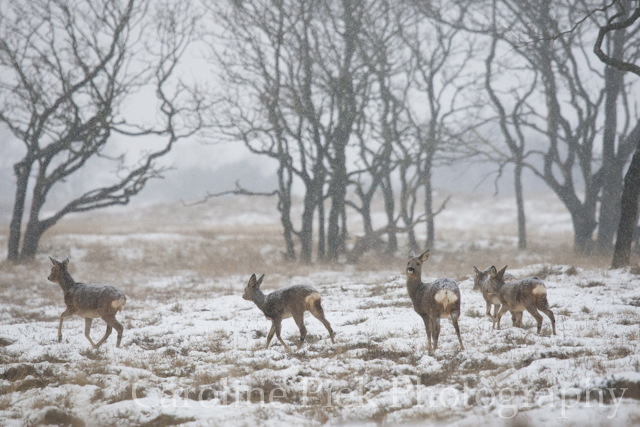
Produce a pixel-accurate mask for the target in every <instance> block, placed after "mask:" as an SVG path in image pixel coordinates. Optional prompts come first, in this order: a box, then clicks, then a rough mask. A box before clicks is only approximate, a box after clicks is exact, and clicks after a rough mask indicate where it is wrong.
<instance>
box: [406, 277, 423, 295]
mask: <svg viewBox="0 0 640 427" xmlns="http://www.w3.org/2000/svg"><path fill="white" fill-rule="evenodd" d="M420 285H422V280H421V275H416V276H414V277H411V278H409V277H407V292H408V293H409V296H410V297H411V299H412V300H413V299H414V298H415V296H416V293H417V292H418V288H420Z"/></svg>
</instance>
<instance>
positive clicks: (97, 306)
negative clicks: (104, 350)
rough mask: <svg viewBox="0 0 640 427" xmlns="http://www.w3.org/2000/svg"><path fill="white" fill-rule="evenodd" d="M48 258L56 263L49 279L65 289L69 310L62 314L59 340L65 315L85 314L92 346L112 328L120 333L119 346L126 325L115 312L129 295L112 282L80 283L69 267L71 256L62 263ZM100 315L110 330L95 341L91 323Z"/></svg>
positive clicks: (109, 330) (107, 332)
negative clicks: (72, 275) (105, 283)
mask: <svg viewBox="0 0 640 427" xmlns="http://www.w3.org/2000/svg"><path fill="white" fill-rule="evenodd" d="M49 259H50V260H51V262H53V267H52V268H51V274H50V275H49V277H48V279H49V281H51V282H54V283H57V284H59V285H60V287H61V288H62V290H63V291H64V303H65V304H66V306H67V309H66V310H65V311H64V312H63V313H62V314H61V315H60V324H59V325H58V342H61V341H62V321H63V320H64V318H65V317H71V316H73V315H74V314H76V315H78V316H80V317H84V319H85V324H84V325H85V326H84V336H85V337H87V339H88V340H89V342H90V343H91V345H92V346H93V348H98V347H100V345H102V343H103V342H105V340H106V339H107V338H109V335H111V330H112V329H115V330H116V331H117V332H118V341H117V342H116V347H120V341H121V340H122V331H123V330H124V327H123V326H122V325H121V324H120V323H119V322H118V321H117V320H116V313H118V311H120V310H121V309H122V307H124V305H125V304H126V302H127V297H126V296H125V295H124V292H122V291H121V290H120V289H118V288H116V287H115V286H110V285H86V284H84V283H77V282H76V281H75V280H73V278H72V277H71V274H69V271H68V270H67V266H68V265H69V258H65V259H64V260H63V261H62V262H60V261H56V260H55V259H53V258H51V257H49ZM98 317H100V318H102V320H104V321H105V322H106V323H107V331H106V332H105V334H104V336H103V337H102V339H101V340H100V341H98V343H97V344H95V343H94V342H93V340H92V339H91V336H90V335H89V333H90V332H91V322H93V319H96V318H98Z"/></svg>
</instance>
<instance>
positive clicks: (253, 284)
mask: <svg viewBox="0 0 640 427" xmlns="http://www.w3.org/2000/svg"><path fill="white" fill-rule="evenodd" d="M255 285H256V275H255V274H252V275H251V277H250V278H249V283H248V286H255Z"/></svg>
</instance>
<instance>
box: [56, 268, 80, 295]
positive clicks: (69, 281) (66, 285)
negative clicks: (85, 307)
mask: <svg viewBox="0 0 640 427" xmlns="http://www.w3.org/2000/svg"><path fill="white" fill-rule="evenodd" d="M58 284H59V285H60V287H61V288H62V290H63V291H64V292H65V293H67V292H69V290H70V289H71V288H73V287H74V286H75V285H76V281H75V280H73V277H71V274H69V272H68V271H65V272H64V273H63V274H62V277H61V278H60V280H59V281H58Z"/></svg>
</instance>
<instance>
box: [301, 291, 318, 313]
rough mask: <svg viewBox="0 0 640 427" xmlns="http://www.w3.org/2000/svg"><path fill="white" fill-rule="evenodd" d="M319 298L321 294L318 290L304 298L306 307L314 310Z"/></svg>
mask: <svg viewBox="0 0 640 427" xmlns="http://www.w3.org/2000/svg"><path fill="white" fill-rule="evenodd" d="M319 299H320V294H319V293H317V292H314V293H312V294H309V295H307V296H306V298H305V299H304V309H305V310H312V309H313V307H314V304H315V302H316V301H317V300H319Z"/></svg>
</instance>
